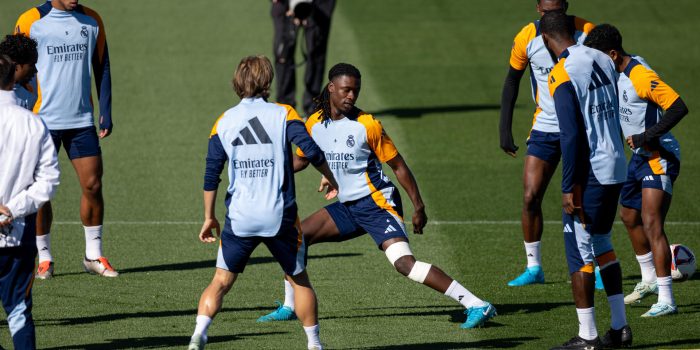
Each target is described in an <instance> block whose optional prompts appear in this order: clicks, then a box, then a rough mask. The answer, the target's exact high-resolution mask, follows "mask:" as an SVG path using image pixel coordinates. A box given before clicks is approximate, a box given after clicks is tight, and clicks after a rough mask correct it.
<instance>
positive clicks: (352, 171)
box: [258, 63, 496, 328]
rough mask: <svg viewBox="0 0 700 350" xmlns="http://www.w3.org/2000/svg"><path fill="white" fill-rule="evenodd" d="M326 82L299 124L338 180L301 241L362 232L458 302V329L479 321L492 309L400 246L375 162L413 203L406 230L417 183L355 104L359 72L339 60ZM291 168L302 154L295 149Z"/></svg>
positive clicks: (404, 268)
mask: <svg viewBox="0 0 700 350" xmlns="http://www.w3.org/2000/svg"><path fill="white" fill-rule="evenodd" d="M328 80H329V83H328V85H327V86H326V87H325V88H324V90H323V92H322V93H321V95H320V96H319V97H318V98H317V108H316V110H317V112H316V113H314V114H313V115H312V116H311V117H309V119H308V120H307V121H306V128H307V130H308V131H309V133H310V134H311V137H313V139H314V141H316V143H318V145H319V146H320V147H321V149H322V150H323V151H324V152H325V153H326V159H327V160H328V163H329V164H330V166H331V170H332V171H333V174H334V175H335V177H336V179H337V180H338V183H339V185H340V189H339V193H338V199H339V201H338V202H335V203H333V204H330V205H328V206H326V207H325V208H322V209H320V210H318V211H317V212H315V213H313V214H311V216H309V217H308V218H306V219H305V220H304V221H303V222H302V225H301V227H302V232H303V233H304V239H305V240H306V241H307V242H308V244H309V245H311V244H316V243H320V242H341V241H346V240H349V239H352V238H355V237H358V236H360V235H363V234H365V233H369V235H370V236H372V239H374V241H375V242H376V244H377V246H378V247H379V248H380V249H381V250H383V251H384V253H385V254H386V256H387V258H388V259H389V262H390V263H391V264H392V265H393V266H394V267H395V268H396V270H397V271H398V272H400V273H401V274H402V275H404V276H407V277H408V278H410V279H411V280H413V281H416V282H418V283H422V284H425V285H427V286H428V287H430V288H433V289H435V290H436V291H438V292H440V293H443V294H445V295H447V296H449V297H451V298H453V299H454V300H456V301H457V302H459V303H461V304H462V305H463V306H464V307H465V308H466V311H465V313H466V314H467V319H466V321H465V322H464V323H463V324H462V328H473V327H477V326H481V325H483V324H484V323H485V322H486V321H487V320H488V319H490V318H492V317H493V316H495V315H496V309H495V308H494V307H493V305H491V304H490V303H488V302H485V301H483V300H481V299H479V298H478V297H476V296H475V295H474V294H472V293H470V292H469V291H468V290H467V289H466V288H464V287H463V286H462V285H461V284H459V282H457V281H456V280H454V279H452V278H451V277H449V276H448V275H446V274H445V273H444V272H443V271H442V270H440V269H439V268H438V267H437V266H433V265H431V264H429V263H425V262H422V261H417V260H416V258H415V257H414V256H413V253H412V252H411V249H410V247H409V245H408V237H407V235H406V232H405V228H404V223H403V217H402V215H403V213H402V207H401V198H400V197H399V193H398V190H397V189H396V187H395V186H394V184H393V183H391V181H390V180H389V178H388V177H386V176H385V175H384V174H383V172H382V163H383V162H385V163H387V164H388V165H389V167H391V169H392V170H393V172H394V174H395V175H396V178H397V179H398V180H399V182H400V183H401V186H403V188H404V189H405V190H406V192H407V193H408V196H409V197H410V198H411V202H413V207H414V210H415V212H414V213H413V232H414V233H417V234H421V233H423V227H425V224H426V222H427V220H428V218H427V216H426V215H425V207H424V205H423V200H422V198H421V195H420V192H419V191H418V185H417V184H416V180H415V178H414V177H413V174H412V173H411V170H410V169H409V168H408V166H407V165H406V162H405V161H404V159H403V157H401V155H400V154H399V152H398V150H397V149H396V147H395V146H394V143H393V141H392V140H391V138H389V136H388V135H387V134H386V132H385V131H384V129H383V128H382V125H381V123H380V122H379V121H378V120H376V119H375V118H374V117H373V116H372V115H371V114H367V113H365V112H363V111H361V110H360V109H358V108H356V107H355V102H356V101H357V98H358V97H359V94H360V82H361V77H360V71H359V70H358V69H357V68H355V67H354V66H352V65H349V64H345V63H340V64H337V65H335V66H334V67H333V68H331V70H330V72H329V73H328ZM297 153H298V155H299V156H300V158H298V159H297V160H296V164H295V170H300V169H303V168H304V167H306V165H307V164H308V162H309V160H308V158H307V157H306V156H305V154H304V153H303V152H297ZM293 295H294V291H293V290H292V289H291V288H290V283H289V282H288V281H287V282H285V302H284V304H283V305H280V307H279V308H278V309H277V310H275V311H274V312H272V313H270V314H268V315H265V316H262V317H260V319H258V321H260V322H265V321H275V320H288V319H292V318H294V303H293Z"/></svg>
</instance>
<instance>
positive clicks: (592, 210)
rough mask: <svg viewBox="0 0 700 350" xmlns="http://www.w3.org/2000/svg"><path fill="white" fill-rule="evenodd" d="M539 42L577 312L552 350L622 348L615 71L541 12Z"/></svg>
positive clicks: (620, 154) (560, 17)
mask: <svg viewBox="0 0 700 350" xmlns="http://www.w3.org/2000/svg"><path fill="white" fill-rule="evenodd" d="M540 30H541V31H542V39H543V41H544V44H545V45H546V46H547V48H548V49H549V50H550V51H552V53H553V54H555V55H556V56H557V57H558V58H559V62H558V63H557V64H556V65H555V66H554V68H553V69H552V72H551V73H550V75H549V93H550V96H552V97H553V99H554V108H555V110H556V114H557V118H558V119H559V128H560V138H559V140H560V143H561V151H562V183H561V188H562V205H563V208H564V213H563V226H564V241H565V247H566V258H567V262H568V265H569V273H570V275H571V288H572V290H573V294H574V302H575V304H576V313H577V314H578V321H579V331H578V335H577V336H576V337H574V338H572V339H571V340H569V341H568V342H566V343H564V345H562V346H560V347H556V348H555V349H600V348H602V346H612V345H613V344H617V345H625V346H629V345H631V343H632V333H631V330H630V328H629V326H628V325H627V317H626V314H625V304H624V300H623V295H622V270H621V269H620V263H619V262H618V260H617V257H616V256H615V251H614V249H613V246H612V241H611V235H612V231H611V230H612V224H613V221H614V220H615V215H616V212H617V200H618V198H619V196H620V189H621V188H622V183H623V182H624V181H625V153H624V146H623V142H622V136H621V133H622V131H621V130H620V122H619V120H618V118H619V113H618V103H617V86H616V84H615V82H616V81H617V77H618V74H617V71H616V70H615V65H614V64H613V62H612V60H610V58H609V57H607V56H606V55H605V54H603V53H602V52H600V51H597V50H594V49H591V48H588V47H586V46H583V45H581V44H577V43H576V41H575V39H574V36H573V35H574V33H573V28H572V26H571V23H570V20H569V18H568V17H567V16H566V15H564V14H563V13H561V12H551V13H546V14H545V15H544V16H542V20H541V22H540ZM594 261H597V262H598V265H599V266H600V274H601V277H602V279H603V282H604V285H605V292H606V294H607V296H608V304H609V305H610V313H611V318H612V320H611V329H610V330H609V331H608V332H607V333H606V334H605V336H604V337H603V341H602V342H601V339H600V338H599V337H598V331H597V329H596V324H595V309H594V306H593V296H594V295H593V294H594V283H595V278H594V276H593V274H594Z"/></svg>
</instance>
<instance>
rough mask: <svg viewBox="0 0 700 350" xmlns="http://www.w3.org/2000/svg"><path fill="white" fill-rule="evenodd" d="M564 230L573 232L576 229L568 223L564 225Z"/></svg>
mask: <svg viewBox="0 0 700 350" xmlns="http://www.w3.org/2000/svg"><path fill="white" fill-rule="evenodd" d="M564 232H565V233H572V232H574V231H573V230H572V229H571V226H569V224H566V225H564Z"/></svg>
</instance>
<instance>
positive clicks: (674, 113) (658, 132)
mask: <svg viewBox="0 0 700 350" xmlns="http://www.w3.org/2000/svg"><path fill="white" fill-rule="evenodd" d="M687 114H688V106H686V105H685V102H683V100H682V99H681V98H680V97H678V98H677V99H676V101H675V102H673V104H671V107H669V108H668V109H667V110H666V112H665V113H664V115H663V117H661V120H659V122H658V123H656V125H654V126H652V127H651V128H649V129H647V130H646V131H645V132H643V133H641V134H637V135H632V143H634V146H635V147H644V145H646V144H648V143H650V142H653V141H654V140H656V139H658V138H659V137H661V136H663V135H664V134H666V133H667V132H669V131H671V129H672V128H673V127H674V126H676V124H678V122H680V121H681V119H683V117H685V116H686V115H687Z"/></svg>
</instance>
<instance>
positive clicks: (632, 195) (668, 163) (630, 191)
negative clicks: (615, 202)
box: [620, 154, 681, 211]
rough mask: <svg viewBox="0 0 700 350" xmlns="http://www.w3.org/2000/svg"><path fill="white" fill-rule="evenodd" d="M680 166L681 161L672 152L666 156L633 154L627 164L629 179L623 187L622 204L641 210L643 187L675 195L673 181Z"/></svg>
mask: <svg viewBox="0 0 700 350" xmlns="http://www.w3.org/2000/svg"><path fill="white" fill-rule="evenodd" d="M680 168H681V162H680V161H679V160H678V159H677V158H676V157H675V156H673V155H670V154H669V155H666V156H665V157H660V156H656V157H646V156H641V155H638V154H633V155H632V158H630V162H629V165H628V166H627V180H626V181H625V185H624V186H623V187H622V196H621V199H620V204H622V206H623V207H627V208H632V209H637V210H640V211H641V210H642V189H643V188H655V189H659V190H662V191H664V192H666V193H668V194H670V195H673V183H674V182H675V181H676V178H677V177H678V174H679V173H680Z"/></svg>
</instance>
